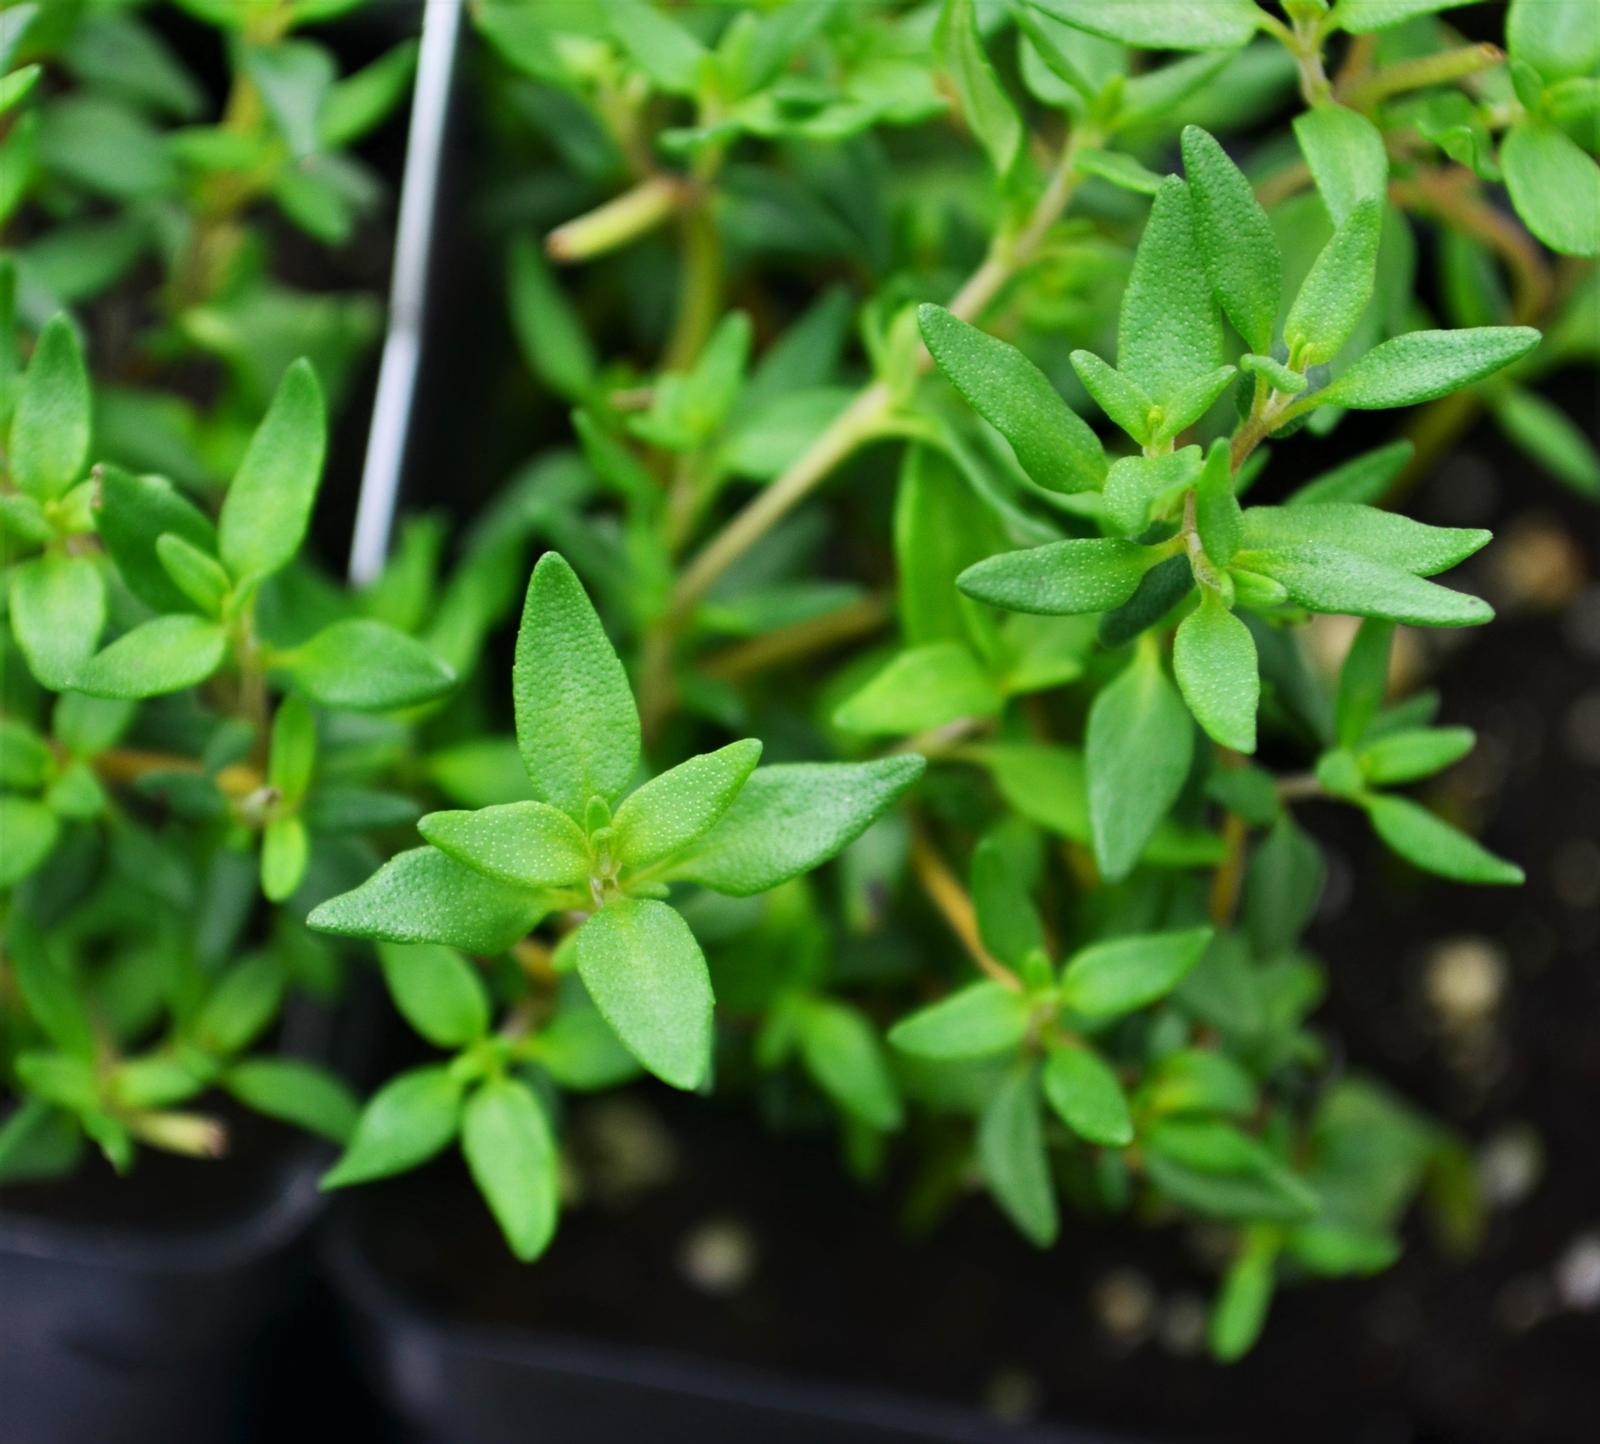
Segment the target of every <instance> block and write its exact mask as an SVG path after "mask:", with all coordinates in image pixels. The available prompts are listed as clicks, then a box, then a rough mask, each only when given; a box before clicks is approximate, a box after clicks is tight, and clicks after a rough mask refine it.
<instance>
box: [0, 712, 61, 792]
mask: <svg viewBox="0 0 1600 1444" xmlns="http://www.w3.org/2000/svg"><path fill="white" fill-rule="evenodd" d="M54 772H55V755H54V754H53V753H52V752H51V750H50V744H49V743H48V742H46V741H45V740H44V738H43V737H41V736H40V735H39V734H38V732H36V731H35V730H34V729H33V728H32V727H30V726H29V725H28V724H27V723H26V722H24V721H22V720H21V719H20V718H16V717H0V787H5V788H12V787H16V788H20V789H23V790H25V791H30V792H31V791H36V790H37V789H39V788H41V787H43V786H44V785H45V783H47V782H48V781H49V780H50V777H51V775H52V774H53V773H54Z"/></svg>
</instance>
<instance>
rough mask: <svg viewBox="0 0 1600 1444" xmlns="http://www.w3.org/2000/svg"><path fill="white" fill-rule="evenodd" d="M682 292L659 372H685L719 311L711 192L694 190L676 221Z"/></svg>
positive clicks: (718, 242) (718, 247) (718, 250)
mask: <svg viewBox="0 0 1600 1444" xmlns="http://www.w3.org/2000/svg"><path fill="white" fill-rule="evenodd" d="M679 224H680V227H681V230H682V234H683V289H682V292H681V293H680V295H679V298H678V314H677V318H676V319H675V320H674V322H673V326H672V339H671V340H670V341H669V342H668V343H667V350H666V355H665V356H664V357H663V359H662V362H661V369H662V370H663V371H687V370H688V369H689V368H690V367H691V366H693V365H694V363H695V361H696V359H697V358H698V357H699V355H700V350H701V348H702V347H703V346H704V345H705V343H706V338H707V337H708V336H710V334H711V328H712V327H713V326H714V325H715V324H716V320H717V315H718V313H719V312H720V311H721V309H722V276H723V265H722V235H721V233H720V232H719V231H718V230H717V223H716V221H715V220H714V219H713V217H712V215H711V193H710V191H709V190H704V189H700V190H697V193H696V200H695V203H694V205H693V206H692V207H691V208H689V209H688V210H685V211H684V213H683V216H682V219H681V221H680V223H679Z"/></svg>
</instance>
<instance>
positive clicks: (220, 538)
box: [217, 359, 328, 581]
mask: <svg viewBox="0 0 1600 1444" xmlns="http://www.w3.org/2000/svg"><path fill="white" fill-rule="evenodd" d="M327 441H328V415H327V407H326V405H325V404H324V402H323V399H322V387H321V386H320V385H319V384H318V382H317V373H316V372H315V371H313V370H312V369H311V363H310V362H309V361H306V360H303V359H302V360H299V361H296V362H294V363H293V364H292V365H291V366H290V367H289V368H288V370H286V371H285V372H284V373H283V379H282V380H281V381H280V382H279V383H278V389H277V392H276V393H275V394H274V396H273V398H272V404H271V405H270V406H269V407H268V408H267V414H266V415H265V416H264V417H263V418H262V420H261V424H260V425H259V426H258V427H257V428H256V431H255V435H254V436H252V437H251V439H250V446H249V448H248V450H246V452H245V454H244V460H243V461H242V462H240V463H239V469H238V471H237V472H235V473H234V477H233V482H232V484H231V485H230V486H229V487H228V493H227V495H226V496H225V497H224V498H223V502H222V514H221V516H220V517H219V518H218V521H217V543H218V549H219V551H220V553H221V556H222V560H223V562H224V564H225V565H226V566H227V568H228V570H229V571H230V572H231V573H232V574H233V575H234V576H235V577H236V578H237V579H239V580H240V581H255V580H259V579H260V578H262V577H265V576H270V575H271V574H272V573H273V572H275V571H277V570H278V569H279V568H280V567H282V566H283V565H284V564H285V563H286V562H288V561H289V559H290V558H291V557H293V556H294V554H295V553H296V552H297V551H299V549H300V543H301V542H302V541H303V540H304V539H305V534H306V527H307V525H308V524H309V522H310V520H311V508H312V506H313V505H314V504H315V503H316V499H317V487H318V485H319V483H320V482H321V480H322V462H323V456H324V453H325V452H326V449H327Z"/></svg>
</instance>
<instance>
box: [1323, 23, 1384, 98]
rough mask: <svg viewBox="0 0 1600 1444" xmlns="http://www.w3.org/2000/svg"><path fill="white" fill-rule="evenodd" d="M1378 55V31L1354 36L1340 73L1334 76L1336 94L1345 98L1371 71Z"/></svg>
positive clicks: (1345, 54)
mask: <svg viewBox="0 0 1600 1444" xmlns="http://www.w3.org/2000/svg"><path fill="white" fill-rule="evenodd" d="M1377 56H1378V36H1377V32H1375V31H1374V32H1372V33H1370V34H1367V35H1355V36H1352V37H1351V39H1350V45H1349V48H1348V49H1346V51H1345V53H1344V60H1343V62H1342V63H1341V64H1340V66H1339V70H1338V73H1337V74H1336V75H1335V76H1334V77H1333V93H1334V95H1335V96H1336V97H1338V98H1340V99H1343V98H1344V96H1345V95H1346V94H1347V93H1348V92H1349V91H1350V90H1351V89H1352V88H1353V87H1355V86H1357V85H1359V84H1360V83H1361V82H1362V81H1363V80H1365V79H1366V77H1367V75H1368V74H1369V73H1370V72H1371V70H1372V63H1373V61H1374V60H1376V59H1377Z"/></svg>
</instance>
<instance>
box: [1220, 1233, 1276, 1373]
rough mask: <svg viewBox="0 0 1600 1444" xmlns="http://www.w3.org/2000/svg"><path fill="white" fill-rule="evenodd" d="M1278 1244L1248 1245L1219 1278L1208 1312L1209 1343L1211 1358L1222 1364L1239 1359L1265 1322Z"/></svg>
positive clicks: (1256, 1337)
mask: <svg viewBox="0 0 1600 1444" xmlns="http://www.w3.org/2000/svg"><path fill="white" fill-rule="evenodd" d="M1277 1251H1278V1250H1277V1244H1276V1242H1274V1243H1272V1245H1271V1246H1270V1247H1266V1248H1252V1247H1249V1246H1247V1247H1246V1248H1245V1249H1244V1251H1243V1252H1242V1253H1240V1255H1239V1256H1238V1257H1237V1258H1236V1259H1234V1261H1233V1262H1232V1263H1231V1264H1230V1265H1229V1266H1228V1271H1227V1273H1225V1274H1224V1275H1223V1276H1222V1289H1221V1292H1220V1293H1218V1295H1217V1302H1216V1307H1215V1308H1214V1309H1213V1310H1212V1313H1211V1327H1210V1330H1209V1333H1208V1336H1207V1337H1208V1341H1209V1343H1210V1345H1211V1353H1212V1356H1213V1357H1214V1358H1216V1359H1217V1360H1218V1361H1219V1362H1221V1363H1224V1364H1231V1363H1233V1362H1234V1361H1235V1360H1236V1359H1242V1358H1243V1357H1244V1356H1245V1355H1246V1354H1248V1353H1249V1352H1250V1350H1251V1348H1252V1347H1254V1345H1255V1342H1256V1340H1257V1339H1258V1338H1259V1337H1260V1336H1261V1330H1262V1327H1263V1325H1264V1324H1265V1323H1266V1321H1267V1309H1268V1308H1269V1307H1270V1306H1271V1304H1272V1291H1273V1288H1274V1285H1275V1283H1276V1270H1275V1269H1274V1266H1273V1260H1274V1259H1275V1257H1276V1256H1277Z"/></svg>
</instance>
